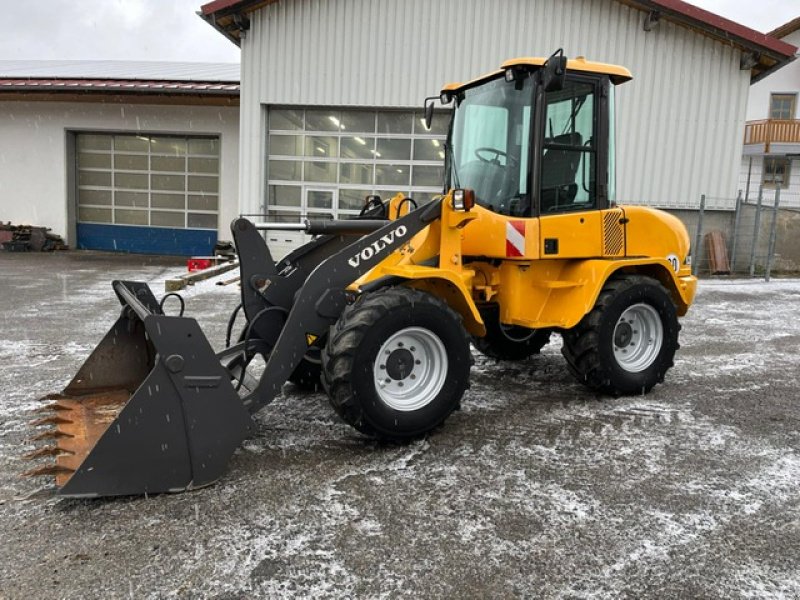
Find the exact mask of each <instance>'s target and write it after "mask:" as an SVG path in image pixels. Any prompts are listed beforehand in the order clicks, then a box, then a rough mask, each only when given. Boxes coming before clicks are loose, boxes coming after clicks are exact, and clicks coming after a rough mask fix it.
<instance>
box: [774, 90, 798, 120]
mask: <svg viewBox="0 0 800 600" xmlns="http://www.w3.org/2000/svg"><path fill="white" fill-rule="evenodd" d="M796 99H797V94H772V97H771V99H770V105H769V118H770V119H781V120H788V119H794V106H795V100H796Z"/></svg>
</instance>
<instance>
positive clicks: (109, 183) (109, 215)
mask: <svg viewBox="0 0 800 600" xmlns="http://www.w3.org/2000/svg"><path fill="white" fill-rule="evenodd" d="M76 148H77V171H78V221H79V222H81V223H108V224H112V223H113V224H116V225H145V226H149V227H173V228H180V229H185V228H189V229H217V215H218V211H219V139H218V138H213V137H186V136H165V135H150V134H144V133H136V134H99V133H78V134H77V135H76Z"/></svg>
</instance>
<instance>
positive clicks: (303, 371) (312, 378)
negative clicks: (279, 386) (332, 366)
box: [289, 346, 322, 392]
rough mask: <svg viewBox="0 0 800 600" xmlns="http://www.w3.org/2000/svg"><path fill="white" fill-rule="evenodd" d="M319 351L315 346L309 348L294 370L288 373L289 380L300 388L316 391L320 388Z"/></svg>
mask: <svg viewBox="0 0 800 600" xmlns="http://www.w3.org/2000/svg"><path fill="white" fill-rule="evenodd" d="M320 354H321V351H320V350H318V349H317V348H316V346H315V347H314V348H312V349H310V350H309V351H308V352H307V353H306V355H305V356H304V357H303V360H302V361H300V364H299V365H297V367H295V370H294V372H292V374H291V375H289V381H291V382H292V383H293V384H295V385H296V386H297V387H298V388H300V389H301V390H304V391H307V392H316V391H318V390H320V389H322V358H321V356H320Z"/></svg>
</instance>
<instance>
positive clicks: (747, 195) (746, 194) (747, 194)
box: [740, 156, 753, 202]
mask: <svg viewBox="0 0 800 600" xmlns="http://www.w3.org/2000/svg"><path fill="white" fill-rule="evenodd" d="M752 173H753V157H752V156H751V157H750V163H749V165H748V167H747V186H746V187H745V192H744V201H745V202H747V201H748V200H750V175H751V174H752ZM740 191H741V190H740Z"/></svg>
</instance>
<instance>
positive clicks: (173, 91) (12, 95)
mask: <svg viewBox="0 0 800 600" xmlns="http://www.w3.org/2000/svg"><path fill="white" fill-rule="evenodd" d="M0 100H26V101H27V100H48V101H56V102H59V101H60V102H65V101H70V102H93V101H95V102H125V103H132V104H134V103H135V104H143V103H146V104H191V105H197V104H207V105H215V106H218V105H224V106H236V105H238V104H239V83H238V82H235V83H234V82H219V81H213V82H211V81H208V82H204V81H162V80H158V81H143V80H139V79H101V78H95V79H78V78H40V77H13V78H12V77H0Z"/></svg>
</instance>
